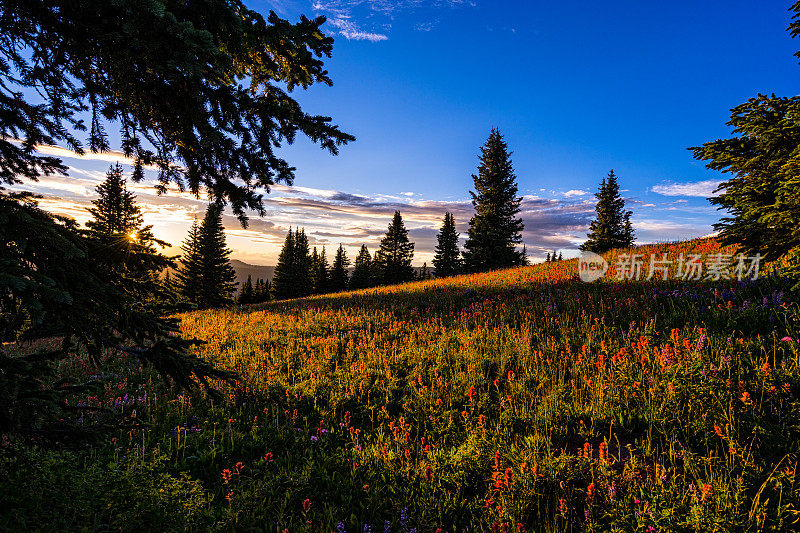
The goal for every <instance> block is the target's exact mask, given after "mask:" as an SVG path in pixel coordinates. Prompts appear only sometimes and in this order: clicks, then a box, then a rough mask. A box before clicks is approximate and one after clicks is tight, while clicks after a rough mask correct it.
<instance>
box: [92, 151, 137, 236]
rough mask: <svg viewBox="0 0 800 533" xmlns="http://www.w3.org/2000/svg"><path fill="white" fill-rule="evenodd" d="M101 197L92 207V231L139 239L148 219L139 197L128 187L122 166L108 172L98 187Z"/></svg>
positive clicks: (112, 168) (93, 202) (93, 201)
mask: <svg viewBox="0 0 800 533" xmlns="http://www.w3.org/2000/svg"><path fill="white" fill-rule="evenodd" d="M95 190H96V191H97V194H98V198H97V199H95V200H92V205H94V207H90V208H89V212H90V213H91V214H92V217H93V218H92V220H89V221H88V222H87V223H86V227H87V228H89V229H90V230H92V231H94V232H96V233H98V234H102V235H107V236H119V235H122V236H124V237H131V238H135V237H136V233H138V231H139V229H140V228H141V227H142V224H143V223H144V219H143V218H142V212H141V209H140V208H139V206H138V205H136V196H135V195H134V194H133V193H132V192H130V191H129V190H128V187H127V180H126V179H125V176H124V175H123V172H122V167H121V166H119V164H117V165H116V166H113V167H111V168H110V169H109V170H108V172H106V178H105V180H103V182H102V183H101V184H100V185H98V186H97V187H96V189H95Z"/></svg>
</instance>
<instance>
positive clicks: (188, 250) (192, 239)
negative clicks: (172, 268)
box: [175, 218, 203, 304]
mask: <svg viewBox="0 0 800 533" xmlns="http://www.w3.org/2000/svg"><path fill="white" fill-rule="evenodd" d="M181 250H183V254H182V255H181V259H180V266H179V267H178V270H177V272H175V287H176V289H177V291H178V294H180V296H181V297H182V298H183V299H184V300H186V301H188V302H191V303H193V304H197V303H198V302H199V301H200V286H201V284H202V282H203V281H202V273H201V272H202V270H201V259H200V225H199V224H198V223H197V219H196V218H195V219H194V222H192V226H191V227H190V228H189V235H187V237H186V240H184V241H183V244H182V245H181Z"/></svg>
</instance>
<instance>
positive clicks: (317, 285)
mask: <svg viewBox="0 0 800 533" xmlns="http://www.w3.org/2000/svg"><path fill="white" fill-rule="evenodd" d="M314 250H315V251H316V248H314ZM329 270H330V265H329V264H328V256H327V254H326V253H325V247H324V246H323V247H322V252H320V254H319V256H318V257H317V264H316V269H315V270H314V294H325V293H326V292H328V290H329V288H328V284H329V281H330V276H329Z"/></svg>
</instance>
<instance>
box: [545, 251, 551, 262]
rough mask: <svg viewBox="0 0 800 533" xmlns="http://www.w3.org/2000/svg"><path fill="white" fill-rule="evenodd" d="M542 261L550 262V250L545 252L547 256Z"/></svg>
mask: <svg viewBox="0 0 800 533" xmlns="http://www.w3.org/2000/svg"><path fill="white" fill-rule="evenodd" d="M544 261H545V263H549V262H550V252H547V258H546V259H545V260H544Z"/></svg>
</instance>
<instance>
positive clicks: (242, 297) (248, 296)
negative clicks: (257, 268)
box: [236, 274, 258, 305]
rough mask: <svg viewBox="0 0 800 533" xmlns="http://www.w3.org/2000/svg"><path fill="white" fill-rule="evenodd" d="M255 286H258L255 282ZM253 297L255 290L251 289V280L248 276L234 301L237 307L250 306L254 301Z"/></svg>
mask: <svg viewBox="0 0 800 533" xmlns="http://www.w3.org/2000/svg"><path fill="white" fill-rule="evenodd" d="M256 284H258V281H256ZM254 297H255V289H254V288H253V278H252V277H251V276H250V274H248V275H247V281H245V282H244V285H243V286H242V290H241V291H240V292H239V296H238V298H237V299H236V303H238V304H239V305H244V304H251V303H254V302H255V301H256V300H255V298H254Z"/></svg>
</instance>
